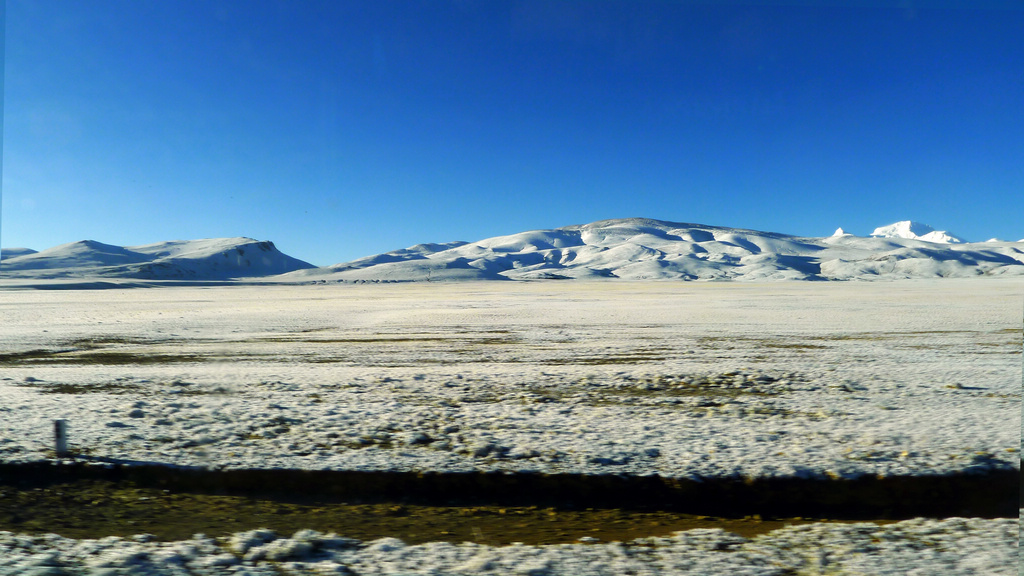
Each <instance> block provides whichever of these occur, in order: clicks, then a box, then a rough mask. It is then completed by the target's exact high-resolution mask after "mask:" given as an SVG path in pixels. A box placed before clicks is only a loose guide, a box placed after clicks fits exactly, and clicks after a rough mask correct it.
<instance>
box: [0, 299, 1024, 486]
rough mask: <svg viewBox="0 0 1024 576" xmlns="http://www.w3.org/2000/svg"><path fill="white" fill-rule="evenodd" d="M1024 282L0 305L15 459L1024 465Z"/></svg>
mask: <svg viewBox="0 0 1024 576" xmlns="http://www.w3.org/2000/svg"><path fill="white" fill-rule="evenodd" d="M1021 292H1022V284H1021V283H1020V282H1019V281H1012V280H1009V279H1006V280H1000V279H987V280H959V281H958V280H942V281H908V282H893V283H871V284H867V283H865V284H860V283H843V284H838V283H828V284H823V283H821V284H819V283H772V284H717V283H716V284H696V283H680V284H676V283H671V284H670V283H642V284H641V283H628V284H627V283H623V284H617V283H616V284H609V283H600V282H595V283H586V282H570V283H557V282H549V283H525V284H524V283H515V284H511V283H509V284H505V283H459V284H446V285H434V284H414V285H328V286H296V287H282V286H266V287H244V286H237V287H214V288H195V287H193V288H184V287H182V288H161V289H151V290H139V289H135V290H94V291H89V290H81V291H71V290H58V291H34V290H4V291H0V315H2V317H3V319H4V321H3V323H2V324H0V342H2V350H0V414H2V417H0V461H5V462H25V461H33V460H40V459H45V458H47V457H49V456H50V455H51V453H50V452H49V451H51V450H52V448H53V445H52V440H51V434H52V432H51V430H52V424H51V422H52V420H53V419H56V418H65V419H67V420H68V422H69V426H70V431H71V433H70V435H71V443H72V447H73V448H74V449H75V450H76V451H78V452H79V453H81V454H86V455H90V456H93V457H110V458H119V459H127V460H135V461H144V462H161V463H170V464H187V465H203V466H214V467H225V468H247V467H283V468H313V469H324V468H331V469H350V470H439V471H464V470H511V471H522V470H533V471H542V472H582V473H626V474H660V475H663V476H673V477H693V476H701V477H709V476H715V477H720V476H733V475H742V476H749V477H771V476H793V475H796V476H825V475H827V476H833V477H835V476H856V475H860V474H872V475H875V474H880V475H893V474H933V473H940V472H953V471H961V470H966V469H983V468H991V467H1002V468H1005V467H1019V447H1020V402H1021V385H1020V383H1021V324H1020V322H1021V317H1022V311H1021V306H1022V299H1021Z"/></svg>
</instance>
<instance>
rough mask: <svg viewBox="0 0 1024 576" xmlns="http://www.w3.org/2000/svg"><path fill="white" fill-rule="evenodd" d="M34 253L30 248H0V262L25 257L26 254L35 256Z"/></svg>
mask: <svg viewBox="0 0 1024 576" xmlns="http://www.w3.org/2000/svg"><path fill="white" fill-rule="evenodd" d="M35 253H36V251H35V250H33V249H31V248H0V260H7V259H8V258H17V257H18V256H27V255H28V254H35Z"/></svg>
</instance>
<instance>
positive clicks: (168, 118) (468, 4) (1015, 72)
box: [0, 0, 1024, 265]
mask: <svg viewBox="0 0 1024 576" xmlns="http://www.w3.org/2000/svg"><path fill="white" fill-rule="evenodd" d="M821 4H828V6H827V7H820V5H821ZM880 4H882V3H881V2H870V1H860V2H857V1H853V0H851V1H847V2H832V3H827V2H809V1H808V2H793V1H791V2H684V1H670V0H663V1H656V2H655V1H652V2H641V1H635V0H630V1H626V0H622V1H602V0H588V1H557V0H538V1H500V0H486V1H485V0H460V1H443V0H424V1H417V2H410V1H402V0H395V1H388V2H364V1H344V0H325V1H309V0H307V1H302V2H291V1H263V0H238V1H221V0H209V1H207V0H189V1H184V0H163V1H139V0H118V1H112V0H88V1H86V0H77V1H72V0H59V1H55V0H8V1H7V13H6V59H5V64H6V66H5V118H4V142H3V152H4V158H3V162H4V165H3V213H2V230H0V242H2V244H3V245H4V246H10V247H14V246H25V247H30V248H35V249H37V250H38V249H43V248H48V247H50V246H54V245H57V244H61V243H64V242H71V241H76V240H83V239H94V240H99V241H101V242H106V243H110V244H118V245H133V244H143V243H148V242H155V241H160V240H171V239H191V238H207V237H221V236H250V237H254V238H257V239H260V240H273V241H274V242H275V243H276V244H277V245H278V247H279V248H281V249H282V250H283V251H285V252H286V253H289V254H291V255H293V256H296V257H298V258H302V259H305V260H308V261H310V262H312V263H314V264H318V265H327V264H333V263H337V262H342V261H346V260H350V259H353V258H356V257H359V256H364V255H368V254H373V253H377V252H383V251H387V250H391V249H396V248H402V247H405V246H408V245H411V244H415V243H419V242H443V241H450V240H469V241H472V240H478V239H481V238H485V237H489V236H495V235H500V234H509V233H514V232H519V231H523V230H529V229H537V228H552V227H558V226H564V225H569V224H582V223H586V222H590V221H594V220H599V219H605V218H620V217H630V216H643V217H650V218H658V219H664V220H675V221H684V222H698V223H704V224H714V225H725V226H736V227H744V228H754V229H758V230H768V231H774V232H784V233H790V234H798V235H806V236H824V235H829V234H831V233H832V232H833V231H834V230H835V228H836V227H837V226H843V227H844V228H846V230H847V231H849V232H853V233H857V234H862V235H865V234H867V233H869V232H870V231H871V230H872V229H873V228H874V227H876V226H880V225H883V224H889V223H891V222H895V221H897V220H904V219H913V220H917V221H920V222H924V223H927V224H931V225H932V226H934V227H936V228H939V229H945V230H949V231H952V232H954V233H957V234H960V235H961V236H965V237H967V238H969V239H971V240H985V239H987V238H989V237H992V236H998V237H1001V238H1004V239H1008V240H1017V239H1020V238H1024V72H1022V71H1024V8H1019V7H1020V6H1021V3H1020V2H1015V1H1013V0H1007V1H1005V2H1000V1H987V2H986V1H981V2H966V1H965V2H952V1H946V2H926V1H919V2H915V1H913V0H910V1H906V2H892V4H900V5H901V6H902V7H901V8H899V9H889V8H880V7H878V5H880ZM811 5H819V7H809V6H811ZM937 5H940V6H942V7H941V8H938V9H936V8H929V6H931V7H934V6H937ZM965 5H970V6H982V8H972V9H960V8H957V6H965ZM1014 6H1016V7H1018V8H1013V7H1014Z"/></svg>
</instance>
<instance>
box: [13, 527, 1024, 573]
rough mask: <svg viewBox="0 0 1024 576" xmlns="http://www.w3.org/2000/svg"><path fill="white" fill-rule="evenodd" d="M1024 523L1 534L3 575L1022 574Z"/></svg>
mask: <svg viewBox="0 0 1024 576" xmlns="http://www.w3.org/2000/svg"><path fill="white" fill-rule="evenodd" d="M1017 531H1018V528H1017V521H1016V520H1015V519H997V520H984V519H974V518H949V519H946V520H923V519H915V520H909V521H906V522H899V523H896V524H890V525H885V526H877V525H874V524H870V523H861V524H845V525H836V524H810V525H805V526H799V527H787V528H782V529H779V530H775V531H773V532H769V533H768V534H764V535H762V536H758V537H755V538H751V539H747V538H742V537H739V536H737V535H735V534H731V533H728V532H725V531H722V530H709V529H705V530H689V531H685V532H676V533H674V534H672V535H670V536H667V537H655V538H641V539H637V540H633V541H630V542H609V543H586V544H584V543H580V544H562V545H546V546H526V545H522V544H513V545H510V546H500V547H497V546H487V545H481V544H473V543H459V544H456V543H448V542H432V543H428V544H419V545H406V544H405V543H403V542H402V541H400V540H397V539H394V538H382V539H380V540H374V541H370V542H360V541H358V540H353V539H350V538H344V537H341V536H338V535H335V534H323V533H319V532H315V531H312V530H300V531H299V532H296V533H295V534H294V535H292V536H291V537H288V536H282V535H278V534H275V533H273V532H271V531H269V530H252V531H249V532H243V533H238V534H234V535H232V536H229V537H226V538H221V539H214V538H209V537H207V536H204V535H202V534H197V535H196V536H195V537H193V538H192V539H191V540H186V541H181V542H154V541H151V539H150V538H148V537H146V536H145V535H141V536H136V537H132V538H117V537H109V538H102V539H99V540H72V539H67V538H62V537H60V536H56V535H43V536H26V535H19V534H12V533H9V532H0V575H2V576H14V575H19V576H21V575H28V574H36V575H42V574H139V575H163V574H167V575H177V574H198V575H206V574H210V575H212V574H254V575H255V574H260V575H264V574H265V575H267V576H271V575H278V574H359V575H361V576H377V575H385V574H408V575H411V574H431V575H438V574H452V575H456V574H458V575H463V574H464V575H470V574H500V575H503V576H504V575H509V574H519V575H532V576H556V575H558V576H561V575H564V576H591V575H594V576H597V575H601V576H605V575H607V576H620V575H623V574H635V575H652V576H654V575H663V574H664V575H675V574H678V575H702V576H703V575H708V574H734V575H736V574H738V575H751V576H754V575H757V576H793V575H807V576H810V575H819V574H835V575H850V576H853V575H864V574H874V575H878V576H883V575H884V576H890V575H891V576H896V575H900V576H902V575H906V574H921V575H924V574H943V575H948V576H961V575H962V576H995V575H1002V574H1006V575H1010V574H1014V573H1015V572H1016V563H1017V549H1018V542H1017Z"/></svg>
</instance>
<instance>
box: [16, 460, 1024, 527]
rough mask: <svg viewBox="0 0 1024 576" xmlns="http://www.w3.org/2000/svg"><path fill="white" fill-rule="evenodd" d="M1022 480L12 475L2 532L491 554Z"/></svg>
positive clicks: (999, 489)
mask: <svg viewBox="0 0 1024 576" xmlns="http://www.w3.org/2000/svg"><path fill="white" fill-rule="evenodd" d="M1019 477H1020V473H1019V471H1017V470H1002V471H995V472H989V473H986V474H975V475H967V474H962V475H954V476H932V477H898V478H886V479H877V478H871V479H859V480H828V481H826V480H807V479H795V478H794V479H776V480H758V481H753V482H743V481H735V480H705V481H704V482H692V481H679V480H672V479H664V478H658V477H625V476H610V475H609V476H585V475H541V474H516V475H511V474H484V473H467V474H409V473H385V472H337V471H296V470H239V471H209V470H193V469H182V468H168V467H163V466H148V465H133V466H125V465H109V466H100V465H85V464H82V463H75V464H59V465H56V464H50V463H38V464H30V465H0V530H9V531H16V532H28V533H43V532H55V533H58V534H61V535H64V536H69V537H79V538H82V537H102V536H107V535H131V534H138V533H149V534H153V535H155V536H156V537H158V538H160V539H168V540H173V539H182V538H188V537H190V536H191V535H192V534H195V533H198V532H202V533H205V534H208V535H211V536H221V535H225V534H228V533H231V532H238V531H242V530H249V529H253V528H271V529H273V530H275V531H277V532H279V533H281V534H290V533H292V532H294V531H295V530H298V529H301V528H312V529H316V530H321V531H324V532H331V531H333V532H336V533H338V534H342V535H344V536H348V537H353V538H359V539H362V540H369V539H373V538H380V537H383V536H394V537H398V538H401V539H403V540H405V541H407V542H410V543H415V542H426V541H438V540H447V541H453V542H461V541H476V542H482V543H488V544H504V543H510V542H524V543H532V544H540V543H558V542H572V541H575V540H577V539H578V538H580V537H582V536H594V537H596V538H599V539H601V540H602V541H610V540H620V541H624V540H631V539H633V538H638V537H643V536H655V535H664V534H668V533H671V532H674V531H676V530H686V529H691V528H723V529H726V530H730V531H732V532H736V533H738V534H741V535H745V536H752V535H755V534H759V533H763V532H766V531H769V530H773V529H776V528H779V527H782V526H784V525H788V524H799V523H804V522H809V521H822V520H829V521H871V522H879V523H880V522H891V521H896V520H899V519H903V518H910V517H915V516H925V517H934V518H939V517H949V516H980V517H1016V516H1017V514H1018V507H1019V503H1020V498H1019V491H1020V482H1019Z"/></svg>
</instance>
